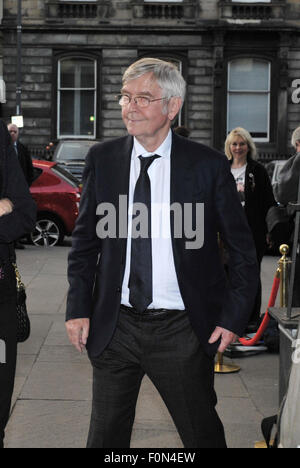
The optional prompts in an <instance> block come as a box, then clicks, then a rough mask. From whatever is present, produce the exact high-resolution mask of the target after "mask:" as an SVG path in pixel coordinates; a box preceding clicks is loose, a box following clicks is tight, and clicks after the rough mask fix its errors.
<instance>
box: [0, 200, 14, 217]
mask: <svg viewBox="0 0 300 468" xmlns="http://www.w3.org/2000/svg"><path fill="white" fill-rule="evenodd" d="M13 207H14V205H13V204H12V202H11V201H10V200H9V199H8V198H2V200H0V216H4V215H8V214H10V213H11V212H12V210H13Z"/></svg>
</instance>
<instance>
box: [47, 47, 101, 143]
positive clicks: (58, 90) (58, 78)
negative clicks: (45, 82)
mask: <svg viewBox="0 0 300 468" xmlns="http://www.w3.org/2000/svg"><path fill="white" fill-rule="evenodd" d="M72 59H74V60H76V59H84V60H90V61H91V62H94V85H95V86H94V88H61V86H60V84H61V63H62V62H63V61H66V60H72ZM98 75H99V66H98V60H97V57H95V56H92V55H87V54H82V53H78V54H76V53H72V54H66V55H63V56H60V57H58V58H57V68H56V103H57V109H56V138H57V139H58V140H66V139H68V140H72V139H74V140H76V139H85V140H95V139H96V138H97V128H98V110H97V107H98V95H99V76H98ZM76 90H77V91H92V90H93V91H94V117H95V120H94V131H93V135H77V134H73V135H62V134H61V129H60V122H61V116H60V102H61V93H62V91H76Z"/></svg>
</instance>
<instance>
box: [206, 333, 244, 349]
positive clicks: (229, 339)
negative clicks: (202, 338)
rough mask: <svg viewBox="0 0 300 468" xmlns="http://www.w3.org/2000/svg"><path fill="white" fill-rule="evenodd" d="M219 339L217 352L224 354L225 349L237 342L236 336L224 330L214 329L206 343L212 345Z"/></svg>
mask: <svg viewBox="0 0 300 468" xmlns="http://www.w3.org/2000/svg"><path fill="white" fill-rule="evenodd" d="M219 338H221V343H220V346H219V349H218V351H219V352H220V353H224V351H225V349H226V348H227V347H228V346H229V345H230V344H231V343H234V342H235V341H236V340H237V335H235V334H234V333H232V332H231V331H229V330H226V328H221V327H216V329H215V331H214V332H213V334H212V335H211V337H210V339H209V341H208V342H209V343H210V344H213V343H215V342H216V341H218V339H219Z"/></svg>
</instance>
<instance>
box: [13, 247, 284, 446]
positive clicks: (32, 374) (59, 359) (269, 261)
mask: <svg viewBox="0 0 300 468" xmlns="http://www.w3.org/2000/svg"><path fill="white" fill-rule="evenodd" d="M69 249H70V242H69V240H68V239H67V241H66V242H65V244H64V246H61V247H54V248H52V249H51V248H48V249H47V248H45V249H43V248H38V247H34V246H29V245H27V246H26V249H25V250H18V251H17V259H18V265H19V270H20V272H21V275H22V279H23V282H24V283H25V285H26V286H27V295H28V300H27V307H28V311H29V314H30V318H31V324H32V333H31V337H30V339H29V340H28V341H27V342H26V343H23V344H21V345H19V349H18V365H17V373H16V381H15V390H14V395H13V403H12V409H11V416H10V420H9V423H8V426H7V431H6V447H7V448H84V447H85V444H86V439H87V434H88V428H89V417H90V412H91V393H92V371H91V366H90V363H89V360H88V358H87V355H86V354H83V355H80V354H79V353H78V352H77V351H76V350H75V349H73V347H72V346H71V345H70V344H69V341H68V338H67V336H66V332H65V327H64V314H65V306H66V295H67V290H68V282H67V276H66V265H67V255H68V252H69ZM277 261H278V258H277V257H269V256H267V257H265V258H264V260H263V265H262V283H263V306H262V310H265V309H266V306H267V302H268V299H269V295H270V292H271V286H272V283H273V278H274V275H275V271H276V267H277ZM224 362H225V363H232V361H231V359H228V358H224ZM234 363H235V364H237V365H238V366H240V368H241V370H240V372H239V373H235V374H226V375H224V374H216V390H217V395H218V408H217V409H218V412H219V415H220V417H221V419H222V421H223V423H224V426H225V432H226V436H227V442H228V446H229V447H230V448H254V444H255V442H257V441H261V440H262V439H263V437H262V433H261V429H260V425H261V421H262V419H263V418H264V417H266V416H271V415H273V414H275V413H277V411H278V394H279V391H278V389H279V382H278V378H279V355H277V354H275V355H274V354H270V353H268V352H264V353H262V354H259V355H257V356H251V357H243V358H239V359H235V360H234ZM131 447H132V448H146V449H147V448H182V443H181V440H180V438H179V436H178V433H177V431H176V428H175V426H174V424H173V422H172V419H171V417H170V415H169V413H168V410H167V409H166V407H165V405H164V403H163V401H162V399H161V397H160V395H159V394H158V392H157V390H156V389H155V387H154V386H153V385H152V383H151V381H150V380H149V379H148V378H147V377H145V379H144V380H143V383H142V388H141V392H140V395H139V399H138V404H137V411H136V419H135V424H134V430H133V435H132V443H131Z"/></svg>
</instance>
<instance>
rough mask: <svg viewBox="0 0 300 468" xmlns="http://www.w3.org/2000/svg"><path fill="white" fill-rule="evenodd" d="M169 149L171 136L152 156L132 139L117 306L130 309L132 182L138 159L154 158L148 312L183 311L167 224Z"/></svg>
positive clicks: (133, 185)
mask: <svg viewBox="0 0 300 468" xmlns="http://www.w3.org/2000/svg"><path fill="white" fill-rule="evenodd" d="M171 146H172V132H171V130H170V132H169V134H168V136H167V138H166V139H165V141H164V142H163V143H162V144H161V146H160V147H159V148H158V149H157V150H155V151H154V152H153V153H149V152H148V151H146V150H145V148H143V146H142V145H141V144H140V143H139V142H138V141H137V140H136V138H135V139H134V146H133V150H132V155H131V165H130V183H129V200H128V207H129V210H128V242H127V251H126V265H125V275H124V281H123V286H122V297H121V303H122V304H123V305H126V306H129V307H131V304H130V302H129V288H128V281H129V276H130V256H131V219H132V215H131V212H132V205H133V195H134V189H135V185H136V182H137V180H138V178H139V175H140V168H141V165H140V160H139V156H143V157H149V156H152V155H153V154H157V155H159V156H160V158H158V159H155V160H154V161H153V163H152V164H151V166H150V167H149V169H148V174H149V178H150V182H151V233H152V276H153V283H152V284H153V302H152V304H150V305H149V309H178V310H184V309H185V307H184V303H183V300H182V297H181V294H180V291H179V286H178V280H177V275H176V271H175V264H174V256H173V248H172V239H171V223H170V181H171Z"/></svg>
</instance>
